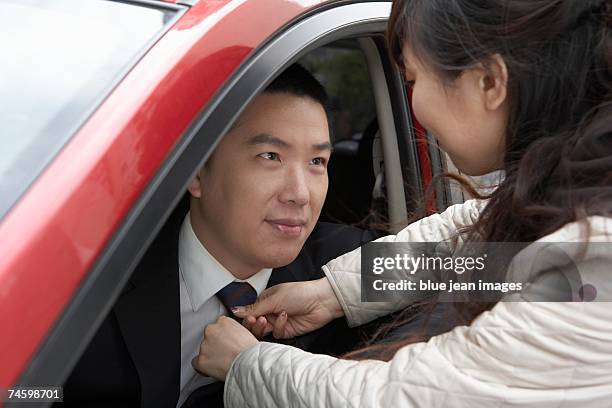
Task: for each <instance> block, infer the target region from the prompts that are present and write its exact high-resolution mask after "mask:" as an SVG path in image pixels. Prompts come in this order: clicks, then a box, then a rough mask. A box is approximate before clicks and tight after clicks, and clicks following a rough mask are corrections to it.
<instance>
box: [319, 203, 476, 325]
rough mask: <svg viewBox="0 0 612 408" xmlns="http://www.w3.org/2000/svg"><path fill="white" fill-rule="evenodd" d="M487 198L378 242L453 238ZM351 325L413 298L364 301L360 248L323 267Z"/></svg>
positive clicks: (426, 220)
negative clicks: (396, 300) (392, 300)
mask: <svg viewBox="0 0 612 408" xmlns="http://www.w3.org/2000/svg"><path fill="white" fill-rule="evenodd" d="M485 204H486V201H482V200H469V201H466V202H465V203H463V204H457V205H453V206H451V207H449V208H448V209H447V210H446V211H444V212H443V213H441V214H434V215H431V216H429V217H426V218H423V219H421V220H419V221H417V222H414V223H412V224H410V225H408V226H407V227H406V228H404V229H403V230H401V231H400V232H399V233H398V234H397V235H388V236H385V237H382V238H379V239H377V240H376V241H375V242H441V241H447V240H450V239H452V238H453V237H455V236H456V235H457V232H458V230H459V229H461V228H464V227H467V226H469V225H472V224H473V223H474V222H475V221H476V219H477V218H478V215H479V214H480V212H481V211H482V208H483V207H484V206H485ZM323 272H324V273H325V276H327V279H328V280H329V282H330V284H331V286H332V288H333V290H334V293H335V294H336V297H337V298H338V301H339V302H340V305H341V306H342V309H343V310H344V314H345V316H346V320H347V321H348V324H349V326H351V327H355V326H359V325H362V324H364V323H367V322H369V321H372V320H374V319H376V318H378V317H381V316H385V315H388V314H389V313H392V312H395V311H397V310H401V309H403V308H405V307H406V306H407V305H409V304H410V303H412V302H413V301H414V299H412V298H410V297H409V296H405V297H403V298H402V299H401V301H399V302H393V303H391V302H376V303H363V302H361V248H357V249H355V250H354V251H351V252H349V253H347V254H344V255H342V256H340V257H338V258H336V259H334V260H332V261H330V262H328V263H327V265H325V266H323Z"/></svg>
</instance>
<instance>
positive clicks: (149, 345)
mask: <svg viewBox="0 0 612 408" xmlns="http://www.w3.org/2000/svg"><path fill="white" fill-rule="evenodd" d="M175 224H176V225H172V228H170V229H167V228H165V229H164V230H162V232H161V233H160V234H159V236H158V238H157V239H156V241H155V242H154V243H153V244H152V245H151V248H150V249H149V251H148V252H147V254H146V255H145V256H144V258H143V260H142V261H141V262H140V265H139V266H138V268H137V269H136V271H134V273H133V275H132V277H131V278H130V283H129V284H128V286H126V290H125V291H124V294H123V295H122V296H121V297H120V298H119V300H118V301H117V303H116V304H115V314H116V316H117V320H118V322H119V327H120V330H121V333H122V335H123V339H124V341H125V344H126V346H127V349H128V351H129V353H130V356H131V357H132V360H133V362H134V365H135V366H136V370H137V371H138V376H139V378H140V386H141V406H143V407H153V406H155V407H157V406H159V407H170V406H176V403H177V401H178V396H179V391H180V390H179V388H180V360H181V315H180V292H179V275H178V273H179V272H178V231H179V230H180V222H177V223H175Z"/></svg>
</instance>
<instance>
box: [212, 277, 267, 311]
mask: <svg viewBox="0 0 612 408" xmlns="http://www.w3.org/2000/svg"><path fill="white" fill-rule="evenodd" d="M217 298H219V300H220V301H221V303H223V305H224V306H225V307H226V308H227V310H228V311H229V312H231V310H232V307H235V306H244V305H250V304H252V303H255V300H257V292H256V291H255V289H253V287H252V286H251V285H250V284H249V283H248V282H232V283H230V284H229V285H227V286H226V287H224V288H223V289H221V290H220V291H218V292H217Z"/></svg>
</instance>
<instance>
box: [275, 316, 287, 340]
mask: <svg viewBox="0 0 612 408" xmlns="http://www.w3.org/2000/svg"><path fill="white" fill-rule="evenodd" d="M286 325H287V312H285V311H284V310H283V311H282V312H281V313H280V315H279V316H278V318H277V319H276V321H275V322H274V329H273V330H272V335H273V336H274V338H276V339H284V338H286V333H285V326H286Z"/></svg>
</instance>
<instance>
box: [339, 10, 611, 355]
mask: <svg viewBox="0 0 612 408" xmlns="http://www.w3.org/2000/svg"><path fill="white" fill-rule="evenodd" d="M387 41H388V47H389V51H390V53H391V55H392V56H393V58H394V60H395V61H396V63H397V64H398V65H399V66H400V68H402V61H403V60H402V48H403V47H402V46H403V44H404V42H405V41H407V42H408V43H409V44H410V47H411V50H412V52H413V54H414V55H415V57H416V58H417V59H418V60H419V61H420V62H421V63H422V65H424V66H426V67H428V68H430V69H432V72H433V73H435V74H436V75H437V76H438V77H439V78H440V80H441V81H442V83H452V81H453V80H455V79H456V78H457V77H459V75H461V73H462V72H463V71H465V70H466V69H469V68H471V67H474V66H475V65H476V64H478V63H482V64H483V65H484V66H485V67H486V66H487V61H488V60H490V58H491V57H492V56H493V55H495V54H499V55H500V56H501V57H502V58H503V60H504V62H505V63H506V66H507V69H508V83H507V87H508V97H509V106H510V114H509V120H508V125H507V130H506V152H505V158H504V166H503V170H504V171H505V178H504V180H503V181H502V182H501V184H500V185H499V187H498V188H497V189H496V190H495V191H494V192H493V193H491V194H490V195H489V196H487V198H488V199H489V202H488V205H487V206H486V208H485V209H484V210H483V212H482V213H481V214H480V216H479V219H478V220H477V221H476V223H475V224H474V225H472V226H471V227H470V228H469V231H468V233H467V237H468V239H469V240H474V241H476V240H477V241H486V242H532V241H535V240H537V239H538V238H541V237H543V236H545V235H548V234H550V233H552V232H554V231H556V230H558V229H559V228H561V227H562V226H563V225H565V224H567V223H569V222H573V221H578V220H583V219H585V217H587V216H589V215H609V214H610V213H611V212H612V95H611V93H612V91H611V88H612V87H611V82H612V81H611V79H612V0H488V1H482V0H395V1H394V3H393V8H392V12H391V17H390V21H389V25H388V30H387ZM439 306H440V305H436V304H435V302H430V303H424V304H419V305H416V306H414V307H413V309H416V310H417V311H418V312H419V313H420V316H421V318H420V321H421V322H422V325H421V329H422V330H421V331H420V332H419V333H417V334H414V332H411V334H410V335H408V336H406V335H403V336H400V338H399V339H398V338H397V337H396V338H394V339H393V340H392V341H383V342H382V343H380V344H377V345H373V346H369V347H366V348H364V349H362V350H359V351H357V352H354V353H351V354H349V355H348V357H349V358H356V359H359V358H376V359H382V360H388V359H390V358H392V357H393V355H394V353H395V352H396V351H397V350H398V349H399V348H401V347H402V346H404V345H406V344H409V343H412V342H415V341H422V340H426V339H427V338H428V337H430V336H431V335H434V334H437V333H439V332H440V330H438V331H436V330H437V329H435V328H433V329H432V328H428V327H427V326H430V324H429V323H430V322H432V321H433V320H435V316H433V317H432V316H431V313H432V312H433V311H435V310H437V309H439ZM492 306H493V304H491V303H478V304H474V303H472V304H468V303H452V304H447V305H446V306H445V307H444V308H443V309H445V310H447V311H448V309H453V310H454V316H453V319H454V321H453V324H454V325H458V324H469V323H471V321H473V319H474V318H475V317H476V316H478V315H479V314H480V313H482V312H483V311H485V310H488V309H490V308H491V307H492ZM423 313H425V317H424V318H422V316H423ZM417 315H418V314H417ZM406 316H410V317H409V318H407V317H406ZM414 316H415V313H414V310H407V311H405V312H404V313H402V314H400V315H399V317H398V318H397V319H396V321H394V322H393V323H392V324H391V325H390V326H387V327H385V328H383V329H382V330H380V331H379V333H378V336H375V340H376V341H378V340H380V337H381V335H384V334H388V333H389V332H392V331H393V329H396V328H398V327H401V326H402V325H405V324H406V323H407V319H413V318H414ZM413 328H414V326H413ZM448 329H450V327H448V326H447V327H446V329H443V330H441V331H444V330H448ZM370 344H372V343H370Z"/></svg>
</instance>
